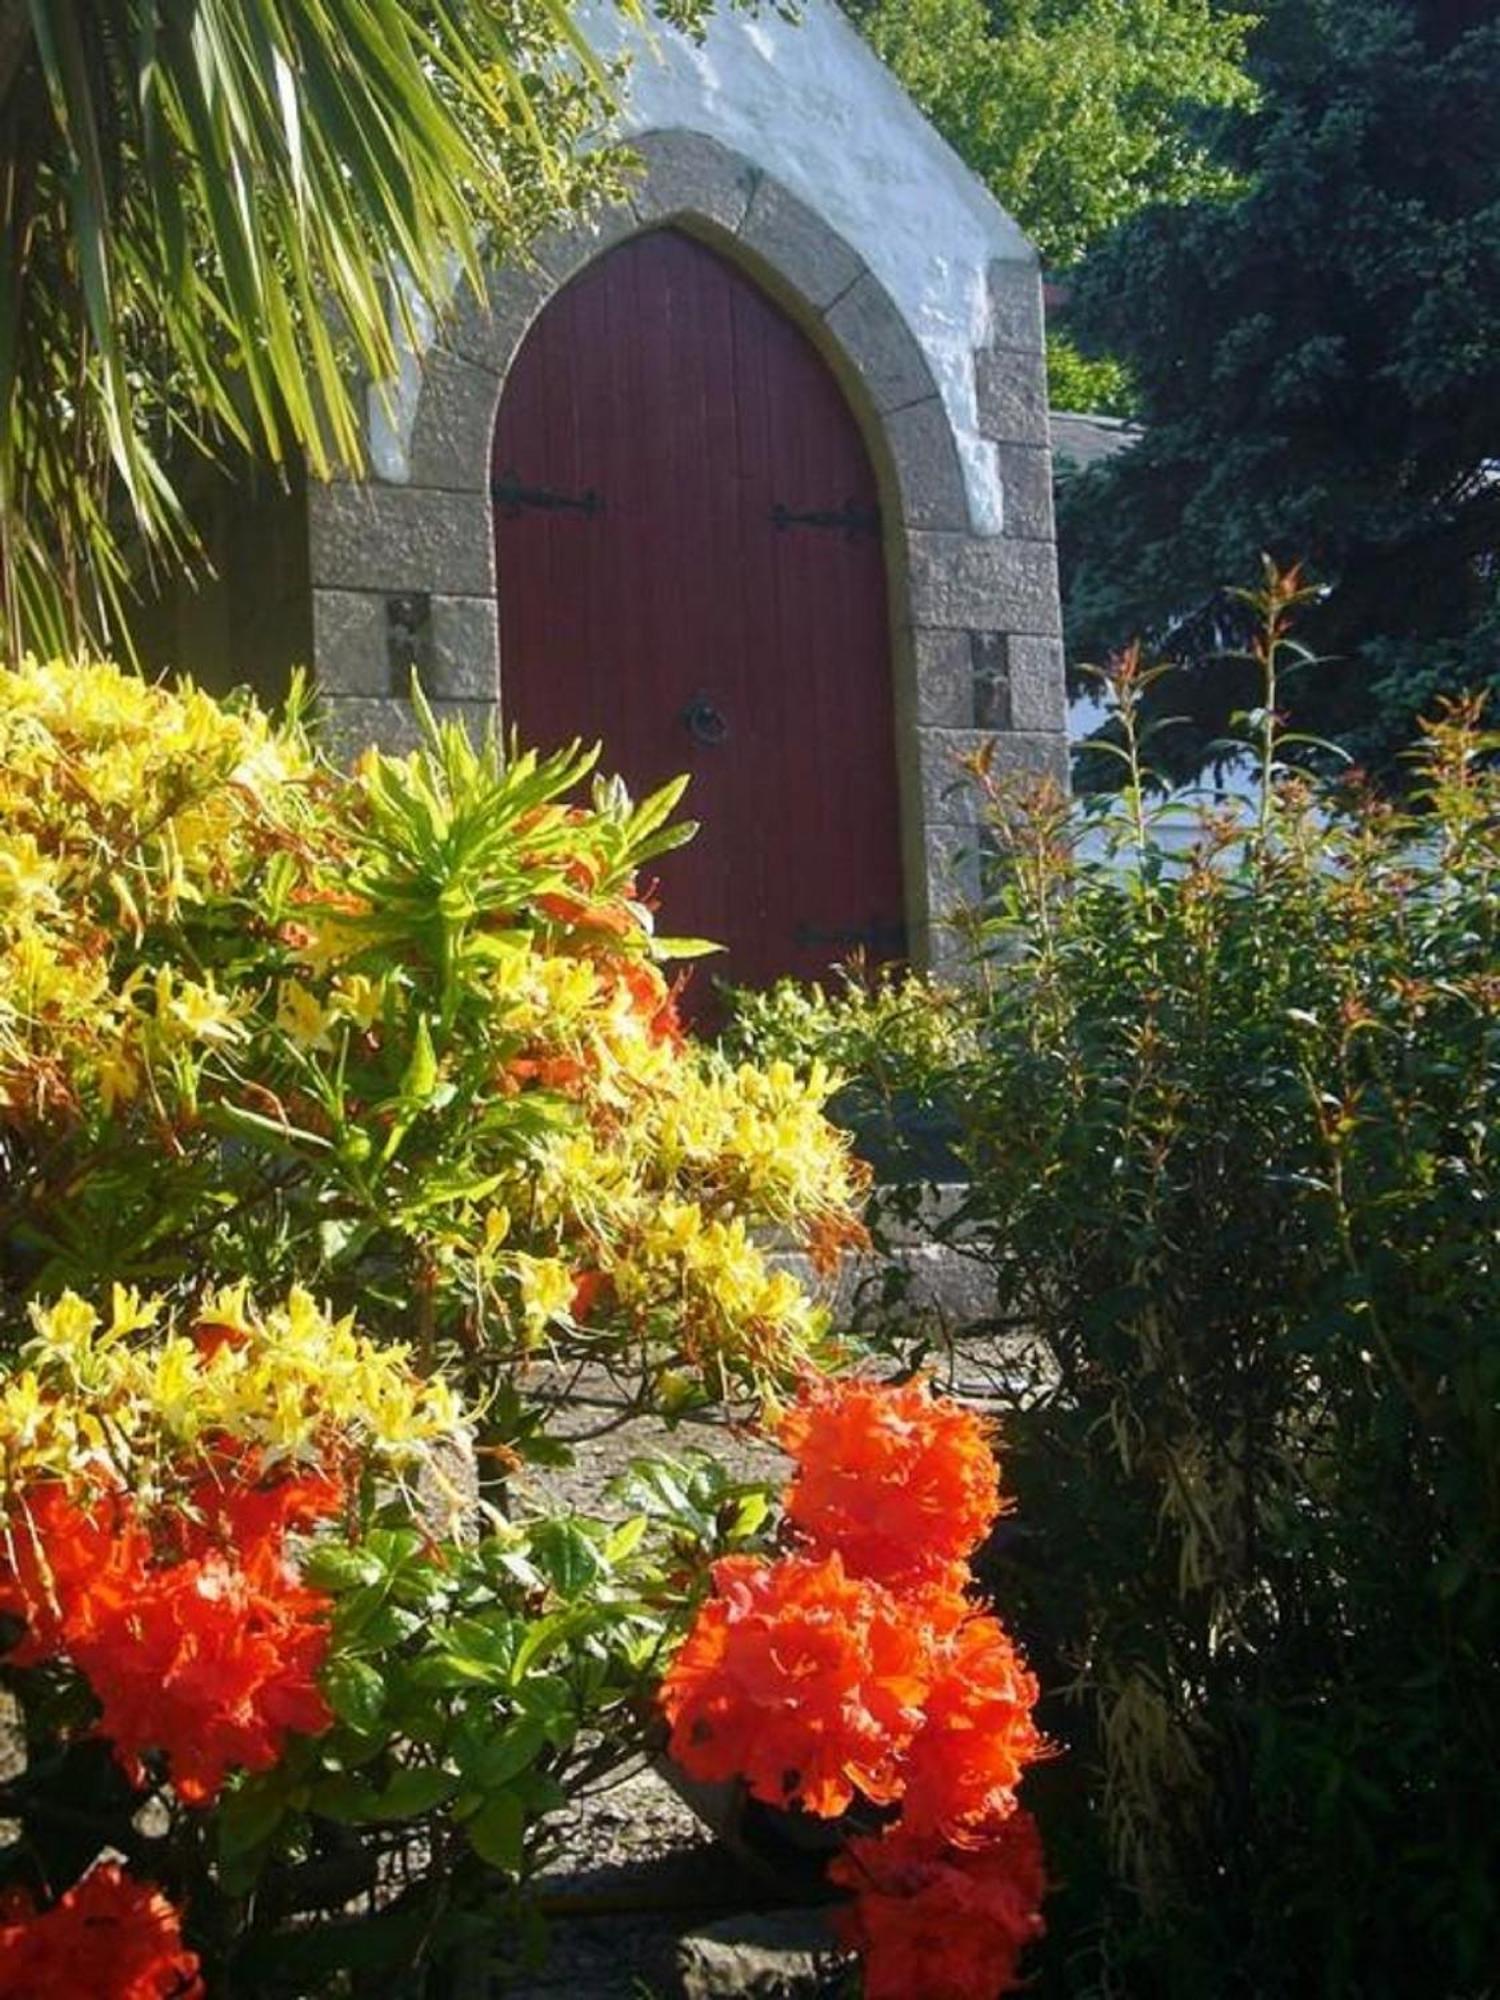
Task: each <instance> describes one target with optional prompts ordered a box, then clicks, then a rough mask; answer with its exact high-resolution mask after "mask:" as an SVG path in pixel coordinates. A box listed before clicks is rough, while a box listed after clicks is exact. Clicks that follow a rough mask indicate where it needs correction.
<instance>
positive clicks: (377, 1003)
mask: <svg viewBox="0 0 1500 2000" xmlns="http://www.w3.org/2000/svg"><path fill="white" fill-rule="evenodd" d="M384 1006H385V982H384V980H380V979H371V978H370V977H369V976H368V975H367V974H366V973H363V972H341V973H340V974H339V976H338V978H337V979H335V980H334V982H333V992H332V996H331V1005H330V1010H329V1011H330V1012H331V1013H334V1014H338V1015H342V1016H343V1018H344V1019H345V1020H348V1021H352V1022H353V1023H354V1025H355V1026H356V1027H357V1028H366V1029H368V1028H373V1027H374V1025H375V1023H376V1022H377V1021H378V1020H379V1019H380V1015H381V1011H382V1009H383V1008H384Z"/></svg>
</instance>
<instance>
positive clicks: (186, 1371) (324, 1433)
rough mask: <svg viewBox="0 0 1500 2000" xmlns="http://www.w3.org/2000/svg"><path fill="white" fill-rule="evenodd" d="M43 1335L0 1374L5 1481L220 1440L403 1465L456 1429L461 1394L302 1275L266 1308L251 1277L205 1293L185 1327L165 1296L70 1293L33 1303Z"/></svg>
mask: <svg viewBox="0 0 1500 2000" xmlns="http://www.w3.org/2000/svg"><path fill="white" fill-rule="evenodd" d="M30 1314H31V1323H32V1329H33V1331H32V1337H31V1338H30V1340H28V1341H27V1342H26V1344H25V1346H24V1347H23V1349H22V1351H21V1356H20V1361H19V1364H18V1365H17V1366H16V1367H15V1368H14V1369H12V1370H11V1371H10V1372H9V1373H8V1374H7V1375H6V1376H4V1377H3V1378H0V1481H3V1483H4V1484H5V1485H6V1486H11V1487H18V1486H25V1485H28V1484H30V1483H32V1482H34V1481H36V1480H38V1479H63V1480H67V1481H70V1482H74V1483H77V1484H79V1485H82V1486H87V1485H88V1484H90V1483H91V1482H97V1481H100V1480H103V1481H112V1480H114V1479H116V1478H122V1479H128V1480H129V1482H130V1484H131V1485H132V1486H133V1487H134V1488H136V1490H138V1491H139V1490H140V1489H141V1487H142V1485H143V1484H148V1483H149V1478H150V1467H151V1466H152V1464H153V1463H154V1462H156V1461H157V1460H159V1459H161V1458H163V1457H165V1458H169V1459H170V1458H177V1457H180V1456H181V1455H182V1454H183V1453H191V1452H193V1451H196V1450H199V1449H205V1448H207V1447H208V1446H210V1445H215V1444H218V1443H220V1442H221V1441H223V1440H228V1441H230V1442H232V1443H233V1444H235V1445H239V1446H245V1447H253V1448H254V1449H255V1450H256V1451H257V1453H258V1454H259V1456H260V1458H261V1459H262V1461H263V1462H264V1463H266V1464H268V1465H269V1464H276V1463H280V1462H283V1461H292V1462H327V1460H328V1459H329V1458H330V1456H332V1457H335V1458H337V1457H338V1456H341V1455H342V1453H343V1452H344V1451H353V1452H355V1453H357V1454H359V1455H360V1456H361V1457H362V1458H366V1459H372V1460H374V1461H375V1462H377V1463H382V1464H385V1465H387V1466H388V1467H391V1468H397V1467H399V1466H400V1465H401V1464H402V1463H403V1462H405V1461H407V1460H409V1459H411V1458H412V1457H413V1456H414V1455H415V1454H417V1453H418V1452H419V1451H420V1449H421V1447H422V1446H423V1445H424V1444H426V1443H428V1442H430V1441H433V1440H436V1439H444V1438H451V1437H453V1436H455V1435H456V1434H457V1433H458V1431H459V1430H460V1428H461V1425H462V1413H461V1411H460V1409H459V1406H458V1403H457V1401H456V1399H455V1397H454V1395H453V1393H452V1391H451V1390H450V1389H449V1388H448V1386H447V1384H446V1383H445V1382H443V1381H441V1380H432V1381H426V1380H423V1379H422V1378H421V1377H419V1376H418V1375H417V1374H416V1373H415V1372H414V1370H413V1369H412V1366H411V1363H410V1358H409V1355H408V1353H407V1351H406V1350H405V1349H403V1348H400V1347H386V1346H378V1345H376V1344H375V1343H373V1342H372V1341H370V1340H367V1339H366V1338H365V1337H364V1336H363V1335H361V1334H360V1333H358V1332H357V1331H356V1330H355V1327H354V1323H353V1320H352V1318H343V1319H332V1318H330V1317H329V1316H328V1315H327V1314H326V1313H325V1312H323V1311H322V1310H320V1308H319V1307H318V1305H317V1303H316V1302H315V1300H314V1299H313V1298H312V1296H311V1295H310V1294H309V1293H308V1292H306V1291H304V1290H302V1289H301V1288H300V1287H294V1288H293V1289H292V1291H291V1292H290V1293H289V1294H288V1296H287V1300H286V1303H285V1304H284V1305H278V1306H275V1307H273V1308H271V1309H270V1310H269V1311H266V1312H257V1311H256V1310H254V1309H253V1308H252V1307H251V1305H250V1304H249V1302H248V1300H247V1297H246V1290H245V1287H244V1286H236V1287H233V1288H231V1289H228V1290H224V1291H220V1292H218V1293H216V1294H212V1295H210V1296H209V1297H207V1298H205V1299H204V1301H203V1302H202V1304H201V1305H200V1306H199V1307H198V1309H197V1311H196V1312H195V1313H193V1314H192V1315H191V1318H190V1319H189V1320H188V1322H187V1326H186V1330H185V1331H177V1330H173V1329H170V1328H168V1329H167V1330H165V1331H163V1330H162V1327H161V1323H162V1321H163V1318H164V1313H163V1307H162V1303H161V1301H160V1300H159V1299H142V1298H141V1297H140V1296H139V1295H138V1294H137V1293H135V1292H133V1291H130V1290H127V1289H126V1288H124V1287H122V1286H119V1285H116V1286H115V1287H114V1290H113V1296H112V1299H111V1303H110V1311H109V1316H108V1318H107V1319H105V1318H103V1317H101V1315H100V1314H99V1313H98V1312H97V1311H96V1310H95V1308H94V1307H93V1306H92V1305H90V1304H89V1303H88V1301H87V1300H86V1299H82V1298H79V1297H78V1296H77V1294H76V1293H73V1292H65V1293H64V1294H63V1295H62V1297H61V1298H59V1299H58V1300H57V1301H56V1302H55V1303H53V1304H50V1305H40V1304H34V1305H33V1306H32V1307H31V1308H30Z"/></svg>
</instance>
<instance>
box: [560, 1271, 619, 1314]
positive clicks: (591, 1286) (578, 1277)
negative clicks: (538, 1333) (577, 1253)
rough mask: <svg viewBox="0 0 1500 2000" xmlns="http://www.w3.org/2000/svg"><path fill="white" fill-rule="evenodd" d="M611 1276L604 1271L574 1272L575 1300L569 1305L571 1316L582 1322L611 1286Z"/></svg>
mask: <svg viewBox="0 0 1500 2000" xmlns="http://www.w3.org/2000/svg"><path fill="white" fill-rule="evenodd" d="M609 1282H610V1281H609V1278H608V1276H607V1275H606V1273H605V1272H603V1271H575V1272H574V1273H573V1302H572V1304H571V1305H570V1306H569V1307H568V1314H569V1317H570V1318H572V1319H575V1320H577V1321H578V1322H579V1323H580V1324H582V1323H583V1322H584V1321H586V1320H587V1319H588V1316H589V1314H590V1313H591V1312H592V1311H593V1310H594V1307H595V1306H596V1305H598V1303H599V1300H600V1298H601V1296H602V1295H603V1294H604V1292H605V1291H607V1290H608V1288H609Z"/></svg>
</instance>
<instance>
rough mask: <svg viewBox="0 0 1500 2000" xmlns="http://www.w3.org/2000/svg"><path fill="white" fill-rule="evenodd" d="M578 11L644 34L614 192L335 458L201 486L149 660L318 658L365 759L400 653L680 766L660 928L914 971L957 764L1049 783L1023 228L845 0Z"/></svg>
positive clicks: (379, 731) (756, 952) (959, 804)
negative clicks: (880, 53)
mask: <svg viewBox="0 0 1500 2000" xmlns="http://www.w3.org/2000/svg"><path fill="white" fill-rule="evenodd" d="M592 34H593V37H594V39H595V40H596V42H597V44H598V46H599V47H600V50H601V52H602V53H606V54H615V53H618V52H620V51H621V50H622V48H623V47H624V46H625V43H626V40H627V38H630V39H631V40H632V41H633V43H634V46H633V48H632V50H631V53H632V55H633V67H632V71H631V80H630V83H629V86H628V93H627V96H626V99H625V102H624V106H623V111H622V118H621V125H622V131H623V134H624V135H625V136H627V137H628V138H629V140H630V142H631V144H632V146H633V147H634V149H635V151H636V153H637V154H638V156H639V159H640V162H641V172H640V175H639V178H638V179H637V180H636V181H635V182H634V184H633V192H632V194H631V196H630V198H629V200H628V201H627V202H626V203H624V204H623V205H622V206H620V207H619V208H617V209H613V210H611V211H609V212H607V213H605V214H604V215H602V216H600V217H599V218H598V219H597V221H596V222H595V223H594V224H593V225H592V226H590V227H588V228H584V229H579V230H570V231H566V232H561V233H558V234H556V235H554V236H551V237H549V238H547V239H545V240H543V241H542V242H540V243H539V244H537V246H536V249H535V258H534V262H533V263H532V264H531V265H530V266H528V267H526V268H516V267H511V268H502V269H496V270H494V271H493V272H492V273H491V274H490V281H489V297H488V301H487V303H486V304H485V305H484V306H481V305H480V304H479V303H478V302H477V301H474V300H471V299H466V300H465V301H464V302H463V303H462V304H461V306H460V308H459V310H458V311H457V313H456V315H455V317H454V318H453V319H452V321H451V322H450V323H446V324H443V325H442V326H440V327H439V328H438V329H436V330H435V333H434V335H433V338H432V340H431V343H430V345H428V346H427V348H426V349H425V351H423V352H421V353H413V354H411V355H410V356H409V357H408V360H407V363H406V365H405V367H404V368H403V372H402V377H401V380H400V381H399V383H398V384H396V385H395V387H394V390H393V391H391V390H387V391H386V392H385V393H383V394H378V395H377V394H375V393H373V392H372V393H371V396H370V401H369V417H368V433H369V435H368V442H369V466H368V469H367V471H366V472H365V473H364V474H363V476H362V477H360V478H359V479H358V480H344V481H339V482H335V483H333V484H331V485H327V486H316V485H315V486H310V487H309V488H307V489H306V490H303V491H300V492H298V493H296V494H294V495H293V496H292V497H291V498H290V499H288V498H287V497H286V495H285V494H284V493H281V492H279V491H278V492H277V493H275V494H267V495H265V496H263V497H262V498H261V499H260V500H259V501H258V502H255V503H252V504H250V505H248V506H247V504H246V503H245V502H244V500H243V499H242V498H236V499H234V500H233V501H227V500H226V503H225V506H224V509H223V515H222V519H221V521H220V524H219V548H218V557H219V568H220V577H221V581H220V585H219V587H218V588H217V589H215V590H212V591H210V592H207V593H199V594H198V596H197V597H196V598H194V599H193V600H190V601H184V602H183V603H181V604H179V605H178V606H177V607H176V608H175V609H174V610H172V611H171V613H170V617H171V619H172V620H175V623H172V624H170V625H169V627H168V628H167V629H158V631H157V633H156V634H155V635H154V636H153V639H152V642H151V643H152V650H153V651H154V652H155V653H157V654H158V655H162V656H171V657H172V658H174V660H175V661H178V662H180V663H182V664H184V665H192V666H193V667H194V668H195V670H200V669H202V668H203V667H204V666H205V665H209V664H211V663H213V662H218V663H219V672H220V677H221V678H224V679H244V678H252V679H258V680H260V681H261V682H262V684H264V681H265V677H266V671H267V667H268V664H269V665H271V666H273V667H274V666H275V665H277V664H278V663H286V662H290V661H292V660H294V659H298V658H303V659H306V660H308V661H310V662H311V665H312V668H313V672H314V675H315V679H316V682H317V685H318V687H319V689H320V691H321V694H322V696H323V699H324V702H325V705H326V710H327V713H328V715H329V717H330V720H331V723H332V726H333V729H334V731H335V732H336V737H337V740H338V741H339V742H340V743H342V744H345V745H348V746H351V747H352V746H354V745H356V744H359V743H362V742H365V741H369V740H371V739H376V740H379V741H381V742H383V743H388V744H389V743H399V742H401V741H402V740H404V739H405V738H406V737H407V736H408V735H409V732H410V727H411V724H410V716H409V713H408V712H407V710H406V707H405V704H404V703H403V700H402V695H403V691H404V690H405V689H406V687H407V686H408V682H409V673H410V669H411V667H412V665H413V664H415V665H416V666H417V668H418V669H419V671H420V673H421V675H422V678H423V681H424V684H425V686H426V687H427V689H428V690H429V692H430V694H431V696H432V698H433V701H434V706H435V707H436V708H437V710H438V712H439V713H440V714H442V713H451V714H455V715H459V716H462V717H463V718H465V719H466V720H468V721H470V722H472V723H474V724H482V723H484V722H486V721H487V720H489V719H490V718H491V717H493V716H495V715H496V714H497V713H498V714H499V716H501V717H502V718H503V719H504V721H505V722H506V724H507V725H508V724H510V723H511V722H514V723H515V724H516V725H517V726H518V727H519V728H520V729H521V731H522V732H523V733H524V735H525V736H526V737H527V738H528V739H529V740H538V741H543V740H545V739H548V738H555V737H557V736H570V735H573V734H578V735H582V736H584V737H585V738H592V737H594V736H596V735H598V736H601V737H602V738H603V739H604V742H605V745H606V761H607V763H609V764H612V765H615V766H619V767H621V768H623V769H624V772H625V775H626V777H627V780H628V781H629V782H630V783H631V785H632V787H633V788H639V787H643V786H644V785H646V784H648V783H654V782H657V781H659V780H660V779H662V778H664V777H665V776H667V775H669V774H670V773H671V772H673V771H675V770H680V769H685V770H689V771H691V772H692V774H693V787H692V792H691V795H690V798H689V802H688V809H689V810H691V811H692V812H693V813H694V815H695V816H696V817H698V818H699V819H700V820H702V821H703V823H704V829H705V830H704V834H703V836H702V838H701V841H700V843H699V844H698V846H697V847H696V848H695V849H693V850H689V851H688V853H687V854H685V855H683V856H680V857H672V858H671V860H670V861H669V862H668V863H667V864H666V865H665V866H664V868H663V878H664V894H665V901H666V907H665V910H664V926H665V928H666V929H668V930H670V931H673V932H682V931H686V930H692V931H698V930H703V931H706V932H708V933H709V934H712V935H717V936H720V937H726V936H727V938H728V940H729V942H730V945H731V955H730V960H729V970H730V972H731V973H732V974H734V973H737V974H738V975H739V976H741V977H752V978H754V977H765V976H769V975H771V974H773V973H775V972H778V971H783V970H787V971H799V972H803V973H809V972H816V971H817V970H819V969H821V967H822V966H824V965H826V964H827V963H828V962H829V961H830V960H832V959H835V958H837V957H839V956H842V955H844V954H845V953H847V951H848V950H849V949H851V948H854V947H857V946H861V945H862V946H864V947H865V948H866V949H867V950H869V951H870V952H871V953H873V954H874V955H875V956H877V957H880V956H900V955H903V954H906V953H910V955H911V956H913V957H914V958H916V959H917V960H918V961H919V962H920V961H921V960H923V959H930V958H931V957H932V956H933V954H934V951H935V950H936V949H937V945H938V936H937V932H936V929H935V926H936V925H937V923H938V922H939V920H940V918H941V914H942V911H943V909H944V907H945V905H946V904H947V902H948V901H949V900H950V898H951V895H952V892H953V888H954V868H955V866H956V865H957V866H959V867H961V866H962V864H961V863H959V864H955V859H954V857H955V855H956V854H960V853H964V852H969V853H971V852H972V848H973V833H972V830H971V828H970V826H969V822H968V814H969V812H970V810H971V808H970V805H969V801H968V798H967V796H966V793H965V791H964V789H963V787H962V784H961V783H960V782H959V777H958V771H957V766H956V759H957V756H958V755H959V754H961V753H962V752H963V751H964V750H965V749H966V748H968V747H971V746H972V745H973V744H974V743H975V742H976V741H978V740H980V739H982V738H986V737H998V739H999V742H1000V746H1001V749H1000V754H1001V756H1002V758H1003V759H1004V760H1006V761H1008V762H1009V763H1010V764H1012V765H1014V766H1017V767H1025V768H1034V769H1046V770H1049V771H1053V772H1056V773H1057V774H1058V775H1059V776H1060V777H1061V776H1063V775H1064V774H1065V770H1066V752H1065V742H1064V727H1065V718H1064V690H1063V665H1062V651H1061V641H1060V624H1059V609H1058V593H1057V581H1056V564H1055V552H1054V543H1053V525H1052V504H1051V469H1050V457H1049V439H1048V418H1047V406H1046V393H1045V377H1044V367H1043V337H1042V302H1041V285H1040V274H1039V269H1038V264H1037V259H1036V255H1035V253H1034V251H1033V250H1032V249H1031V247H1030V245H1029V244H1028V243H1027V242H1026V240H1025V239H1024V238H1023V236H1022V235H1021V233H1020V231H1019V230H1018V229H1017V227H1016V225H1015V224H1014V223H1013V222H1012V221H1011V220H1010V219H1009V217H1007V216H1006V215H1005V214H1004V213H1003V212H1002V211H1001V210H1000V209H999V208H998V207H997V206H996V204H995V203H994V202H993V200H992V199H991V198H990V196H989V195H988V194H987V193H986V191H985V190H984V189H983V188H982V187H981V186H980V184H979V183H978V182H977V181H976V180H975V179H974V178H973V177H972V176H971V175H970V174H969V173H968V171H967V170H966V169H965V168H964V167H963V166H962V164H961V163H960V162H959V160H958V159H957V158H956V157H955V155H954V154H953V153H952V152H951V151H950V149H949V148H948V147H947V146H946V144H945V143H944V142H943V141H942V140H941V139H940V138H939V137H938V136H937V134H936V133H935V132H934V131H933V129H932V128H931V127H930V126H929V125H928V124H927V122H926V121H925V119H924V118H923V117H922V116H921V114H920V113H919V112H918V111H917V110H916V108H915V107H914V106H913V104H912V103H911V101H910V100H909V99H908V98H907V96H906V95H905V93H904V92H903V91H902V90H901V88H900V86H899V85H898V84H897V83H896V82H895V80H894V79H893V77H892V76H891V75H890V74H889V73H888V72H887V71H886V70H885V68H884V67H883V66H882V65H881V63H880V62H879V61H878V60H877V58H876V57H875V56H874V55H873V54H872V53H871V51H870V50H869V49H868V48H867V46H866V45H865V44H864V42H863V41H862V40H861V38H860V37H859V35H858V34H857V33H856V32H855V30H854V29H853V28H851V27H850V25H849V24H848V22H847V21H846V20H845V18H844V16H843V15H842V14H841V13H840V11H839V10H838V8H837V7H836V6H835V5H833V4H832V0H807V4H806V5H805V6H804V8H803V10H802V13H801V18H800V20H799V21H798V22H797V23H795V24H793V23H790V22H788V21H785V20H783V19H781V18H779V17H778V16H777V15H776V14H775V12H774V11H773V10H770V9H765V10H761V11H760V12H759V13H757V14H755V15H747V14H743V13H738V12H731V11H729V10H727V9H721V10H720V11H718V12H717V13H716V14H715V16H714V17H713V18H712V20H711V21H710V23H709V26H708V29H707V33H706V36H705V38H704V39H703V41H702V42H701V43H698V44H695V43H693V42H691V41H689V40H687V39H685V38H683V37H681V36H678V35H676V34H673V33H670V32H669V31H666V30H664V29H660V28H657V29H653V30H651V31H650V32H647V31H644V30H640V29H634V28H630V27H627V26H626V25H625V24H623V23H622V22H621V21H620V19H619V17H618V16H617V15H616V14H615V13H614V12H613V11H610V12H608V13H607V14H601V15H599V16H596V17H595V25H594V27H593V30H592ZM210 677H212V675H210ZM669 871H676V872H675V873H669Z"/></svg>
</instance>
